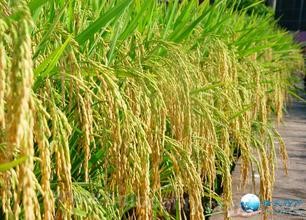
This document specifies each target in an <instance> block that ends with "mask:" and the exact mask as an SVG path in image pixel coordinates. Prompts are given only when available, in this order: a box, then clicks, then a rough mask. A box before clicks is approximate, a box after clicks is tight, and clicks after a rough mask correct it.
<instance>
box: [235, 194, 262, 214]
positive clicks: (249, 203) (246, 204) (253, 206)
mask: <svg viewBox="0 0 306 220" xmlns="http://www.w3.org/2000/svg"><path fill="white" fill-rule="evenodd" d="M240 205H241V208H242V209H243V211H245V212H255V211H258V209H259V207H260V201H259V198H258V197H257V196H256V195H254V194H246V195H244V196H242V198H241V201H240Z"/></svg>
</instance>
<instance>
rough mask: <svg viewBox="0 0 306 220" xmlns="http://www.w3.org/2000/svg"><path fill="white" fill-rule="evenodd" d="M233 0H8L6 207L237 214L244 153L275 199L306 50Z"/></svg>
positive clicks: (3, 7) (3, 51) (3, 121)
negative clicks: (235, 173) (236, 181)
mask: <svg viewBox="0 0 306 220" xmlns="http://www.w3.org/2000/svg"><path fill="white" fill-rule="evenodd" d="M230 5H231V4H228V2H227V1H216V2H215V3H214V4H210V3H209V1H208V0H206V1H203V3H202V4H199V3H198V1H197V0H190V1H187V0H183V1H181V2H180V3H179V1H175V0H172V1H171V0H169V1H168V3H167V4H166V3H164V2H163V1H157V0H146V1H142V0H111V1H108V0H88V1H76V0H66V1H64V0H57V1H51V0H44V1H43V0H31V1H26V0H19V1H14V0H0V193H1V201H0V204H1V207H2V209H1V218H3V219H7V220H10V219H25V220H33V219H44V220H47V219H65V220H66V219H185V218H186V219H187V218H190V219H192V220H198V219H205V218H206V217H207V216H206V215H207V214H209V213H210V211H211V208H212V206H213V204H216V203H218V204H219V205H222V206H223V207H224V211H225V217H224V218H227V217H226V216H227V215H226V212H227V211H228V210H229V209H230V208H231V207H232V182H231V170H232V169H233V166H234V164H235V162H236V160H237V158H238V157H240V159H241V163H242V169H241V184H242V185H243V184H245V183H246V180H247V177H248V176H250V175H252V173H254V171H255V170H256V172H258V173H259V175H260V183H261V184H260V197H261V199H264V200H270V199H271V198H272V193H273V184H274V181H275V179H274V170H275V161H276V158H277V157H281V158H282V160H283V166H284V172H286V171H287V170H286V168H287V163H286V161H287V157H288V156H287V152H286V147H285V145H284V142H283V141H282V138H281V136H280V135H279V134H278V132H277V131H276V129H275V125H276V124H277V123H280V122H281V121H282V115H283V111H284V108H285V106H286V102H287V100H288V98H289V95H290V94H292V93H293V89H294V81H295V77H294V75H293V71H295V70H299V69H302V68H303V58H302V55H301V54H300V48H299V46H298V45H296V44H295V43H294V42H293V37H292V36H291V35H290V34H289V33H288V32H286V31H285V30H282V29H281V28H279V27H278V26H277V24H276V21H275V20H274V18H273V15H272V14H271V13H267V14H260V15H259V14H256V13H249V10H246V9H245V10H244V9H242V10H239V11H237V10H236V9H235V7H234V6H233V7H231V6H230ZM255 6H256V4H255V5H253V6H252V7H255ZM275 141H277V142H279V143H280V149H279V150H277V149H276V147H275V145H274V143H275ZM277 152H279V153H277ZM187 206H188V207H187ZM186 207H187V208H186ZM187 209H188V210H187ZM186 210H187V211H186Z"/></svg>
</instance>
